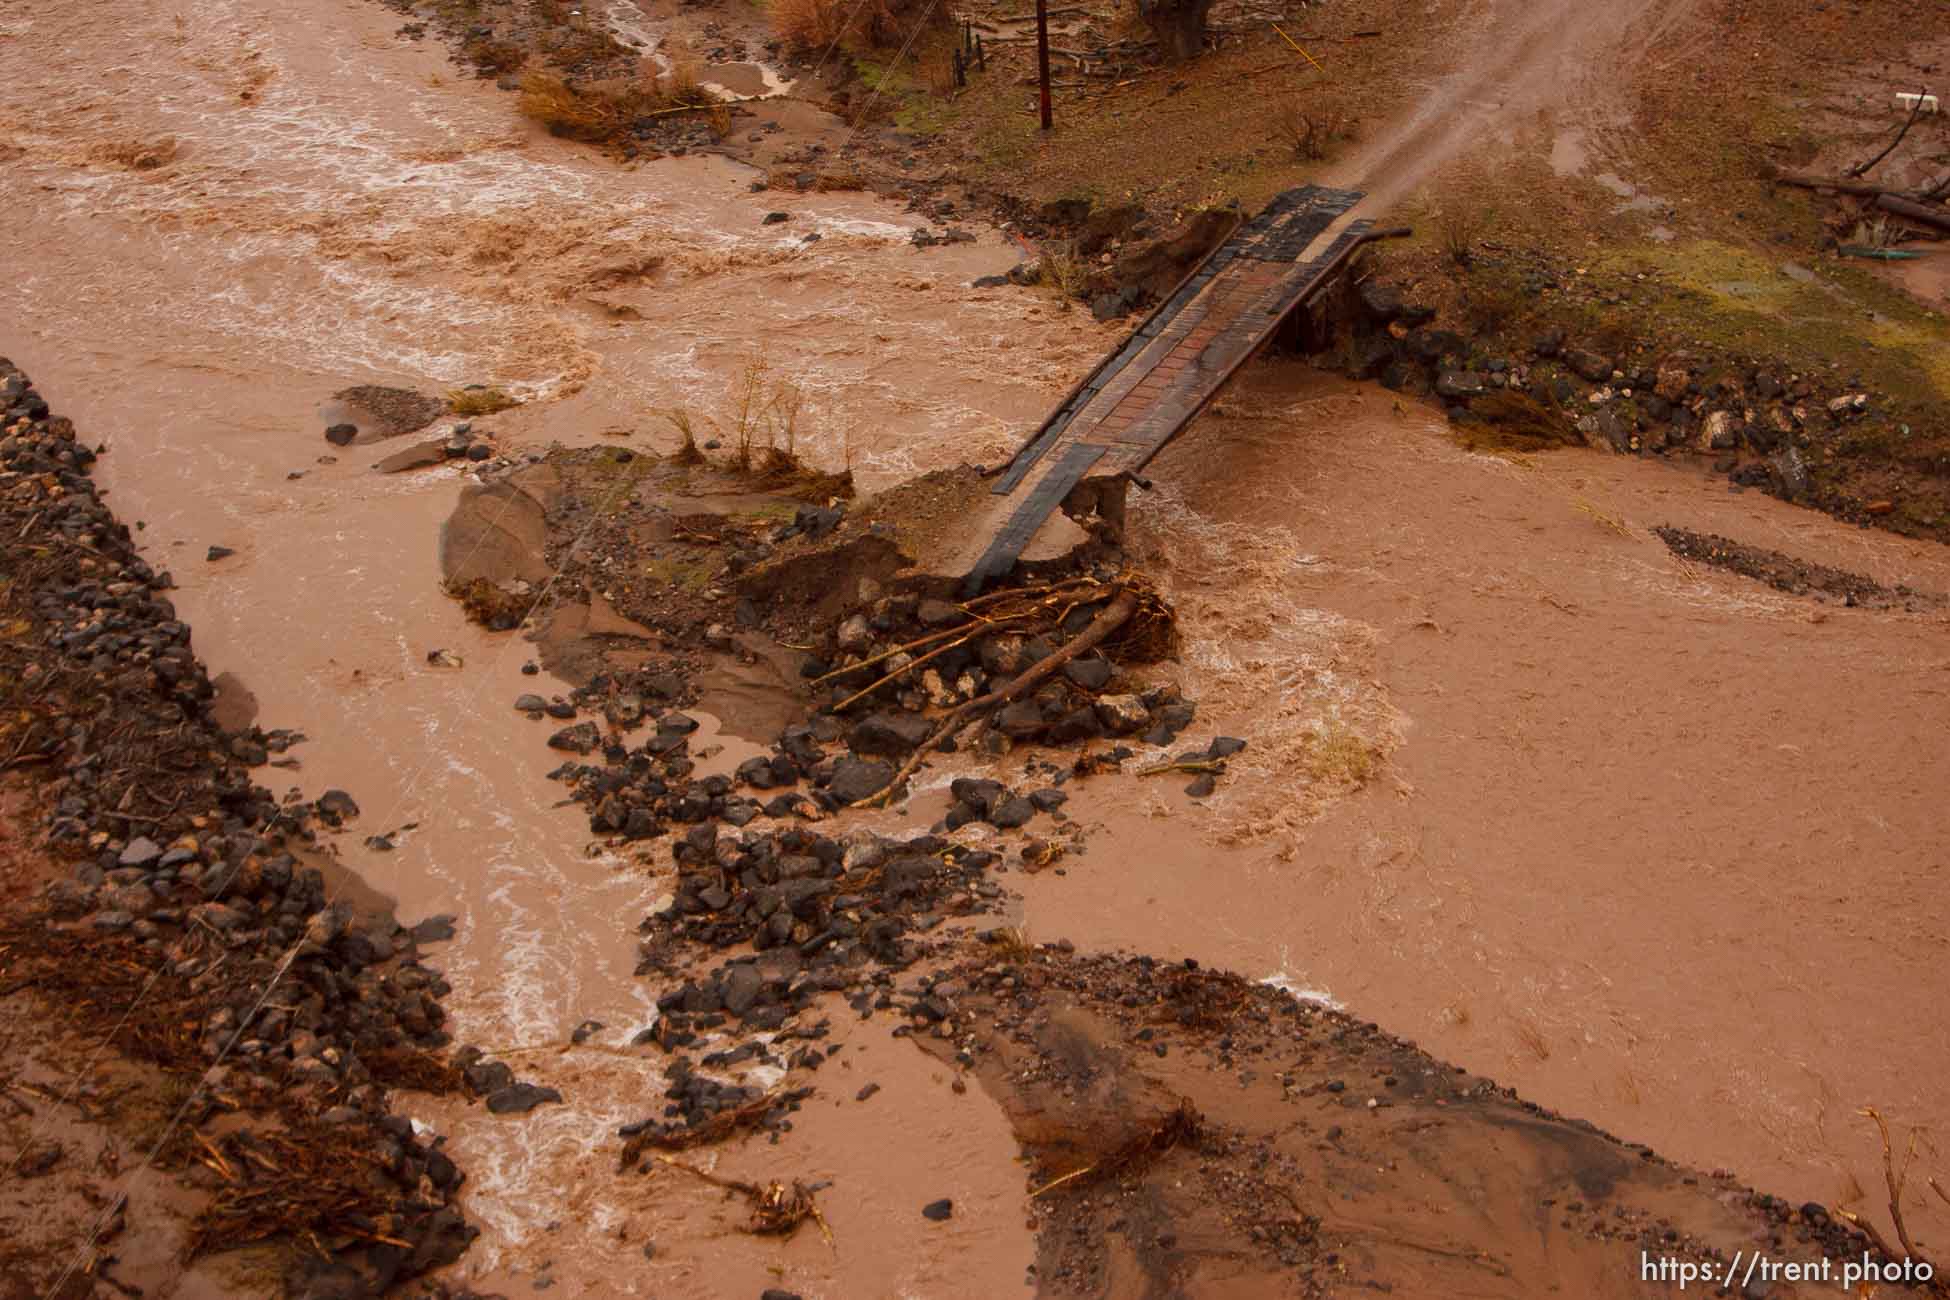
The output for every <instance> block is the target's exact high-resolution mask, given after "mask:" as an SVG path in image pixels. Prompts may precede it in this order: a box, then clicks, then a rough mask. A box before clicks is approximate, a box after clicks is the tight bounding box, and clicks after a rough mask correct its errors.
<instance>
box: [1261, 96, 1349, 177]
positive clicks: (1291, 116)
mask: <svg viewBox="0 0 1950 1300" xmlns="http://www.w3.org/2000/svg"><path fill="white" fill-rule="evenodd" d="M1351 134H1352V131H1351V129H1350V127H1349V124H1348V118H1347V116H1346V115H1345V114H1344V113H1342V112H1340V111H1339V110H1337V109H1332V108H1322V107H1319V106H1316V105H1314V104H1311V103H1308V102H1306V101H1305V100H1300V99H1289V100H1287V101H1285V102H1284V103H1282V104H1280V105H1279V107H1277V108H1275V109H1274V110H1273V135H1274V138H1275V139H1277V140H1279V141H1280V142H1281V143H1282V144H1284V145H1286V146H1287V148H1289V149H1291V150H1293V157H1294V159H1295V160H1296V161H1299V162H1319V161H1320V160H1321V159H1323V158H1325V157H1327V153H1328V149H1329V147H1330V146H1331V145H1333V143H1334V142H1335V141H1337V140H1343V139H1346V138H1348V137H1349V136H1350V135H1351Z"/></svg>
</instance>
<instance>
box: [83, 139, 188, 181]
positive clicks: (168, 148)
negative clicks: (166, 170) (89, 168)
mask: <svg viewBox="0 0 1950 1300" xmlns="http://www.w3.org/2000/svg"><path fill="white" fill-rule="evenodd" d="M176 155H177V145H176V137H175V136H173V135H165V136H162V137H160V138H158V139H155V140H102V141H98V142H97V143H95V144H94V145H92V146H90V148H89V150H88V161H89V162H93V163H104V164H107V165H108V166H112V167H126V168H128V169H129V170H130V171H136V172H146V171H153V170H155V169H156V168H158V167H167V166H168V165H169V164H170V163H173V162H175V161H176Z"/></svg>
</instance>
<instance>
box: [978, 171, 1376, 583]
mask: <svg viewBox="0 0 1950 1300" xmlns="http://www.w3.org/2000/svg"><path fill="white" fill-rule="evenodd" d="M1361 197H1362V195H1361V193H1360V192H1359V191H1357V190H1337V189H1327V188H1325V187H1323V186H1318V185H1307V186H1303V187H1301V188H1299V189H1294V190H1288V191H1286V192H1285V193H1283V194H1281V195H1280V196H1279V197H1277V198H1275V199H1274V200H1273V201H1272V202H1271V203H1270V204H1268V205H1267V206H1266V208H1265V210H1264V211H1262V212H1261V213H1260V214H1259V215H1258V216H1256V217H1254V218H1253V219H1252V220H1250V221H1248V222H1246V223H1244V224H1243V225H1241V226H1240V227H1239V228H1238V229H1237V230H1236V231H1234V232H1233V234H1232V236H1231V237H1230V238H1229V239H1227V240H1226V241H1225V242H1224V243H1223V244H1221V245H1219V247H1218V248H1216V249H1214V250H1213V251H1212V252H1211V254H1210V255H1208V256H1207V257H1206V258H1205V260H1204V261H1202V262H1200V263H1199V264H1198V266H1197V267H1195V268H1194V269H1193V270H1192V272H1191V274H1190V275H1188V276H1186V277H1185V279H1184V280H1183V281H1182V282H1181V283H1180V284H1179V286H1178V288H1177V289H1176V290H1174V291H1173V292H1172V294H1171V295H1170V296H1169V297H1167V298H1166V299H1165V300H1164V302H1162V303H1160V304H1159V305H1158V308H1157V309H1156V310H1155V311H1153V312H1152V313H1151V314H1150V316H1148V317H1146V318H1145V320H1144V322H1143V323H1142V324H1141V325H1139V326H1138V327H1137V329H1135V330H1134V331H1132V333H1131V335H1130V337H1129V338H1127V339H1126V340H1125V341H1124V343H1123V345H1122V346H1120V347H1119V348H1117V349H1116V350H1115V351H1113V352H1111V353H1110V354H1109V355H1107V356H1106V357H1105V358H1104V359H1103V360H1102V361H1100V362H1098V363H1097V366H1096V368H1095V369H1094V370H1092V371H1091V372H1090V373H1089V374H1088V375H1086V376H1085V377H1084V379H1083V381H1082V382H1081V383H1079V384H1078V385H1077V386H1076V387H1075V388H1074V389H1072V390H1071V391H1070V393H1069V395H1068V396H1067V397H1065V398H1064V399H1063V401H1062V402H1060V403H1059V404H1058V405H1057V407H1056V409H1055V410H1054V411H1052V412H1050V414H1049V417H1048V418H1047V419H1045V420H1044V421H1043V423H1042V425H1041V426H1040V427H1039V428H1038V429H1037V430H1036V431H1035V433H1033V434H1031V435H1030V437H1029V438H1028V439H1027V440H1026V441H1025V442H1024V443H1023V445H1022V446H1021V448H1020V449H1018V450H1017V452H1016V454H1015V455H1014V456H1013V457H1012V458H1010V460H1009V461H1008V462H1007V464H1005V465H1004V466H1002V468H1001V469H1000V470H999V471H998V472H997V473H998V477H997V478H996V482H995V486H994V487H993V488H992V489H991V491H992V492H993V493H994V494H995V495H996V496H998V497H1013V498H1016V499H1017V504H1016V506H1015V509H1014V510H1013V511H1011V512H1009V513H1008V514H1007V515H1006V517H1005V518H1004V520H1003V522H1002V524H1001V526H1000V528H999V530H998V531H997V532H996V533H995V535H994V538H993V539H992V540H991V541H990V542H989V545H988V549H987V550H985V551H984V552H983V553H982V555H981V558H980V559H978V560H977V561H976V562H975V565H974V567H973V568H972V569H971V570H969V573H968V577H967V579H966V581H965V589H966V591H967V594H969V595H974V594H976V593H977V592H979V591H980V590H981V589H982V587H983V586H984V585H985V584H987V583H988V582H990V581H992V580H994V579H996V578H999V577H1001V576H1002V575H1003V574H1005V573H1007V572H1008V571H1009V570H1010V569H1011V568H1012V567H1014V565H1015V563H1016V561H1017V560H1018V559H1019V558H1020V557H1021V555H1022V553H1023V551H1024V549H1025V548H1027V547H1028V546H1029V544H1030V541H1031V539H1032V538H1034V537H1035V535H1036V533H1037V532H1038V530H1040V529H1041V528H1042V527H1043V525H1044V523H1045V522H1047V521H1048V520H1049V518H1050V517H1051V516H1052V515H1053V514H1055V513H1056V511H1057V510H1059V509H1062V510H1063V511H1065V513H1067V514H1069V515H1071V516H1072V517H1073V518H1077V519H1079V520H1080V521H1086V520H1088V519H1089V518H1090V517H1092V516H1094V517H1095V518H1096V520H1098V521H1100V522H1101V525H1102V526H1104V527H1107V528H1109V529H1111V530H1113V531H1121V529H1122V527H1123V510H1124V491H1125V487H1126V485H1127V484H1129V483H1133V482H1135V483H1137V484H1139V486H1146V483H1145V480H1144V479H1143V478H1142V476H1141V475H1142V471H1143V469H1144V467H1145V466H1146V465H1148V464H1149V463H1150V462H1151V460H1152V458H1153V457H1155V456H1156V455H1157V454H1158V453H1159V452H1161V451H1163V450H1164V449H1165V447H1167V446H1168V445H1170V443H1171V442H1172V440H1173V439H1175V438H1177V437H1178V435H1179V434H1181V433H1183V432H1184V431H1185V428H1186V427H1187V426H1188V425H1190V424H1191V422H1192V421H1193V420H1194V419H1196V418H1197V416H1198V414H1199V413H1200V412H1201V411H1203V410H1204V409H1205V408H1206V407H1207V406H1209V405H1210V404H1211V403H1212V400H1213V399H1214V398H1215V397H1217V396H1218V394H1219V391H1220V390H1221V389H1222V388H1224V387H1225V385H1226V383H1227V381H1229V380H1230V379H1231V378H1232V377H1233V376H1234V375H1236V374H1237V373H1239V370H1240V369H1241V367H1243V366H1244V365H1245V364H1246V363H1247V362H1248V361H1250V360H1252V358H1253V357H1254V356H1255V355H1256V354H1257V353H1258V352H1259V351H1260V349H1262V348H1263V347H1265V346H1266V345H1267V344H1268V343H1269V342H1272V341H1273V340H1275V339H1276V338H1280V337H1282V336H1284V337H1287V338H1289V339H1291V340H1292V341H1293V342H1295V343H1296V344H1299V345H1302V346H1305V345H1306V343H1307V342H1308V341H1309V340H1310V339H1315V338H1319V337H1320V336H1321V335H1322V333H1323V332H1324V331H1325V329H1326V328H1327V324H1326V322H1325V321H1324V319H1323V318H1322V315H1321V313H1322V312H1324V310H1325V307H1326V300H1327V297H1328V293H1327V291H1328V289H1329V288H1330V287H1331V286H1332V285H1334V284H1336V283H1338V282H1339V281H1340V279H1341V277H1342V273H1343V272H1344V271H1345V269H1346V267H1347V264H1348V261H1349V259H1350V257H1351V256H1352V255H1353V253H1354V251H1355V250H1356V249H1357V248H1359V247H1360V246H1361V245H1362V244H1364V243H1366V242H1368V241H1369V240H1372V239H1379V238H1383V237H1385V236H1386V235H1390V234H1397V233H1403V232H1398V231H1376V230H1374V229H1373V227H1372V223H1371V222H1368V221H1365V220H1356V221H1351V222H1347V223H1345V224H1344V225H1343V226H1342V227H1341V228H1340V229H1339V231H1338V233H1336V234H1334V235H1333V237H1332V238H1331V239H1325V240H1323V238H1322V236H1324V235H1327V234H1328V232H1329V230H1330V229H1332V228H1334V227H1335V225H1336V223H1338V222H1341V221H1342V219H1343V218H1344V217H1345V216H1346V215H1347V214H1348V213H1349V212H1350V211H1351V210H1352V209H1353V207H1354V205H1355V204H1356V203H1358V202H1359V201H1360V199H1361ZM1316 244H1323V245H1324V246H1323V247H1320V248H1318V249H1316V248H1315V245H1316ZM1086 526H1088V524H1086Z"/></svg>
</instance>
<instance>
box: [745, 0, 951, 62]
mask: <svg viewBox="0 0 1950 1300" xmlns="http://www.w3.org/2000/svg"><path fill="white" fill-rule="evenodd" d="M765 6H766V11H767V13H768V14H769V15H770V17H771V20H772V30H773V31H775V32H777V33H778V34H779V35H780V37H782V38H783V39H784V40H785V42H786V43H787V44H789V45H791V46H793V47H795V48H796V49H798V50H800V51H813V52H816V53H819V54H822V55H823V54H824V53H825V52H826V51H827V50H829V49H830V48H831V47H833V46H835V45H838V44H842V43H844V44H846V45H849V46H853V47H856V48H865V49H891V48H895V47H897V46H901V45H904V44H907V43H908V41H909V38H910V37H912V36H913V35H915V31H916V27H917V25H918V24H920V23H923V22H925V23H927V24H929V25H931V26H933V27H937V28H944V29H945V28H952V27H953V26H954V25H955V19H954V16H953V15H952V14H951V13H950V12H949V9H948V6H947V5H943V4H935V3H931V0H858V2H856V3H849V2H848V0H765Z"/></svg>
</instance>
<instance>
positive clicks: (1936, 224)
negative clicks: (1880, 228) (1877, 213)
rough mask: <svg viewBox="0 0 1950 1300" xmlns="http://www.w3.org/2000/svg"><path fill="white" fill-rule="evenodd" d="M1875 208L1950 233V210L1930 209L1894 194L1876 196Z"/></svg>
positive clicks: (1923, 204) (1925, 204)
mask: <svg viewBox="0 0 1950 1300" xmlns="http://www.w3.org/2000/svg"><path fill="white" fill-rule="evenodd" d="M1876 206H1877V207H1879V208H1881V209H1882V210H1883V211H1884V212H1893V213H1895V214H1896V215H1897V216H1899V217H1906V218H1908V219H1909V220H1911V221H1920V222H1922V223H1923V224H1924V225H1926V226H1930V227H1933V228H1934V229H1937V230H1943V231H1950V209H1946V208H1935V207H1931V206H1930V205H1929V204H1927V203H1918V202H1916V201H1915V200H1914V199H1906V198H1901V197H1899V196H1897V195H1894V194H1881V195H1877V196H1876Z"/></svg>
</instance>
